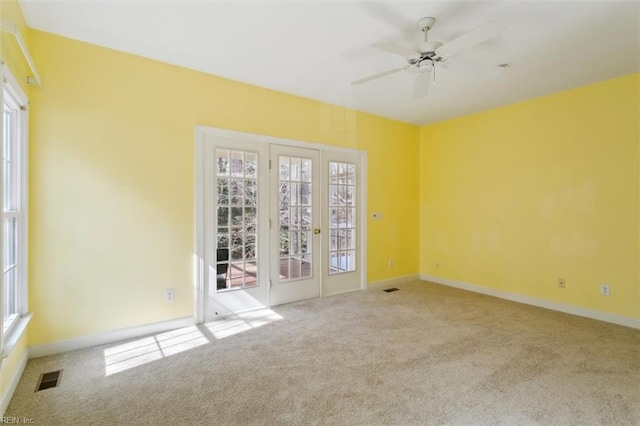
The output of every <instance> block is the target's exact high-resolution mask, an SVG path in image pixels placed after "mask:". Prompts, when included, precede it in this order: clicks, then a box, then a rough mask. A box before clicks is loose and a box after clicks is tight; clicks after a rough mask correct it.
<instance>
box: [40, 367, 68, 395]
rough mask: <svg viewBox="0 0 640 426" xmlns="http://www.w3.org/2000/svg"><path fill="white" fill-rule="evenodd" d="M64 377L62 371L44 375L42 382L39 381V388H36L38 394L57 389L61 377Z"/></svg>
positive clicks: (41, 378)
mask: <svg viewBox="0 0 640 426" xmlns="http://www.w3.org/2000/svg"><path fill="white" fill-rule="evenodd" d="M61 375H62V370H58V371H52V372H51V373H44V374H42V375H40V380H39V381H38V386H37V387H36V392H40V391H41V390H45V389H50V388H55V387H56V386H58V384H59V383H60V376H61Z"/></svg>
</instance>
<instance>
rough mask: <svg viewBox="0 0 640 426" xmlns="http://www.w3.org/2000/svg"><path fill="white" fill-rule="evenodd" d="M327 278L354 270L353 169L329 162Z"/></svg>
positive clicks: (347, 164) (354, 208) (354, 206)
mask: <svg viewBox="0 0 640 426" xmlns="http://www.w3.org/2000/svg"><path fill="white" fill-rule="evenodd" d="M328 176H329V203H328V208H329V247H328V248H329V262H328V268H329V275H335V274H341V273H345V272H352V271H355V270H356V251H357V248H356V194H357V192H356V191H357V189H356V165H355V164H353V163H344V162H337V161H329V174H328Z"/></svg>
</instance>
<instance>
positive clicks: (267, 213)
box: [196, 129, 364, 320]
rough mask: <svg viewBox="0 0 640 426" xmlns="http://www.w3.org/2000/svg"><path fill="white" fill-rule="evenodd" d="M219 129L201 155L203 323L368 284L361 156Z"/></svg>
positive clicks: (204, 142) (204, 139)
mask: <svg viewBox="0 0 640 426" xmlns="http://www.w3.org/2000/svg"><path fill="white" fill-rule="evenodd" d="M199 130H201V129H199ZM213 130H214V129H211V131H202V132H201V134H199V137H198V139H197V141H198V142H197V150H196V169H197V177H196V194H197V196H196V199H197V206H196V211H197V218H196V222H197V230H196V231H197V232H196V240H197V252H198V262H199V268H198V286H197V288H198V295H197V300H198V309H199V312H200V313H199V314H198V318H199V319H200V320H207V319H211V318H214V317H217V316H225V315H229V314H233V313H238V312H243V311H248V310H255V309H260V308H265V307H269V306H276V305H280V304H284V303H290V302H295V301H299V300H304V299H310V298H315V297H319V296H329V295H332V294H337V293H343V292H347V291H353V290H357V289H360V288H363V282H364V262H363V241H364V238H362V237H363V234H362V228H361V225H362V223H361V222H362V220H361V216H362V210H361V209H362V205H363V200H362V193H363V191H361V185H362V182H363V173H362V168H363V163H362V162H361V157H360V156H359V154H358V153H357V152H351V151H347V150H340V151H338V150H329V149H323V147H321V146H317V145H314V146H313V147H312V148H307V147H302V146H299V145H302V144H298V145H296V146H293V145H285V144H276V143H268V142H265V141H264V138H263V137H259V136H257V135H246V134H240V133H236V132H229V131H222V130H217V129H216V130H215V131H213ZM285 142H286V141H285ZM316 148H317V149H316Z"/></svg>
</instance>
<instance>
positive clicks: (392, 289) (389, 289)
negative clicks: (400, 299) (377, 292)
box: [382, 287, 400, 293]
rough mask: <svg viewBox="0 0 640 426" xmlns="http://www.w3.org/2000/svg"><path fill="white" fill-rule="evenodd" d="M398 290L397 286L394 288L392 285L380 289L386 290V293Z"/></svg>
mask: <svg viewBox="0 0 640 426" xmlns="http://www.w3.org/2000/svg"><path fill="white" fill-rule="evenodd" d="M398 290H400V289H399V288H395V287H393V288H387V289H384V290H382V291H386V292H387V293H391V292H393V291H398Z"/></svg>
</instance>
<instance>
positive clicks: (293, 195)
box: [278, 155, 313, 282]
mask: <svg viewBox="0 0 640 426" xmlns="http://www.w3.org/2000/svg"><path fill="white" fill-rule="evenodd" d="M278 173H279V177H278V250H279V264H278V269H279V274H278V282H292V281H299V280H303V279H308V278H311V277H312V276H313V260H312V237H313V234H312V223H313V220H312V219H313V217H312V213H311V208H312V201H311V200H312V188H311V179H312V173H313V170H312V159H311V158H303V157H295V156H283V155H280V156H278Z"/></svg>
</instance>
